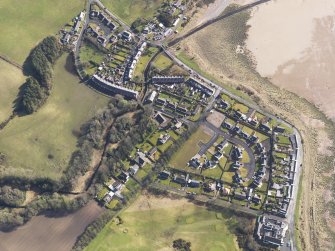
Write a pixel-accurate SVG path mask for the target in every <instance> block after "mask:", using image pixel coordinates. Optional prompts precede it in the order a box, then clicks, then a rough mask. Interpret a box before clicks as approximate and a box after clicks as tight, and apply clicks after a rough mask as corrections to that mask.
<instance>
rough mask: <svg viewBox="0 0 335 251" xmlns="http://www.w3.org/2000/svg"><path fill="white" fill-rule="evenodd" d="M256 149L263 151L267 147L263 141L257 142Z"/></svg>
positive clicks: (259, 151) (258, 151)
mask: <svg viewBox="0 0 335 251" xmlns="http://www.w3.org/2000/svg"><path fill="white" fill-rule="evenodd" d="M256 151H257V153H263V152H264V151H265V148H264V147H263V145H262V143H257V144H256Z"/></svg>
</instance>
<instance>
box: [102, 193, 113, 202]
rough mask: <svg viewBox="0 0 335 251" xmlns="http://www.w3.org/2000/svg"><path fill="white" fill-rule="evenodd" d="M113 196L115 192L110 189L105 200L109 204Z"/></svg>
mask: <svg viewBox="0 0 335 251" xmlns="http://www.w3.org/2000/svg"><path fill="white" fill-rule="evenodd" d="M113 196H114V193H113V192H112V191H110V192H109V193H108V194H106V195H105V197H104V198H103V201H104V202H105V203H106V204H107V203H109V202H111V200H112V199H113Z"/></svg>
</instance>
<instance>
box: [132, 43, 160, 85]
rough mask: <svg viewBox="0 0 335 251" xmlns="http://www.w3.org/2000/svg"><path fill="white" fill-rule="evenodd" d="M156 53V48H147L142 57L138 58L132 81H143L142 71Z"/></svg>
mask: <svg viewBox="0 0 335 251" xmlns="http://www.w3.org/2000/svg"><path fill="white" fill-rule="evenodd" d="M157 51H158V49H157V48H156V47H149V48H147V49H146V50H145V51H144V53H143V54H142V56H141V57H140V59H139V61H138V63H137V65H136V67H135V70H134V76H133V78H134V80H136V81H143V80H144V71H145V68H146V67H147V65H148V63H149V61H150V59H151V58H152V57H153V55H154V54H155V53H156V52H157Z"/></svg>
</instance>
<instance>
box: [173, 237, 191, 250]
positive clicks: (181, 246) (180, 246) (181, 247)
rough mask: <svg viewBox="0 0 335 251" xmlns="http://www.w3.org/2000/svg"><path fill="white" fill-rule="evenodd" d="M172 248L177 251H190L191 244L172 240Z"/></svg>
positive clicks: (181, 240)
mask: <svg viewBox="0 0 335 251" xmlns="http://www.w3.org/2000/svg"><path fill="white" fill-rule="evenodd" d="M173 248H174V249H175V250H178V251H191V242H189V241H185V240H183V239H178V240H174V241H173Z"/></svg>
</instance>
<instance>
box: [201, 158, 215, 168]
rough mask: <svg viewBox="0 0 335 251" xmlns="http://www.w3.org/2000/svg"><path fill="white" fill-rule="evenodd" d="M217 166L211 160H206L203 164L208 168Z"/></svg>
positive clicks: (203, 166)
mask: <svg viewBox="0 0 335 251" xmlns="http://www.w3.org/2000/svg"><path fill="white" fill-rule="evenodd" d="M215 166H216V163H215V162H214V161H211V160H206V161H205V163H204V164H203V165H202V168H205V169H208V168H214V167H215Z"/></svg>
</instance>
